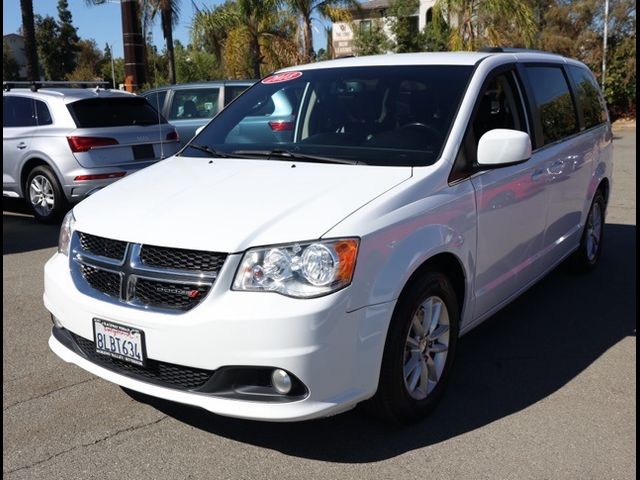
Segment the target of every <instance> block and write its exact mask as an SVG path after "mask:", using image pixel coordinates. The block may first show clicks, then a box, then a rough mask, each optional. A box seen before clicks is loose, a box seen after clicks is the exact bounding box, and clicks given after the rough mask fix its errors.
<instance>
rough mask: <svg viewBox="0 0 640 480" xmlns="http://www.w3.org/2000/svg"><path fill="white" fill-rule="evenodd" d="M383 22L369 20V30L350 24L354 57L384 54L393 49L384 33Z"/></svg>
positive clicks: (375, 19)
mask: <svg viewBox="0 0 640 480" xmlns="http://www.w3.org/2000/svg"><path fill="white" fill-rule="evenodd" d="M382 22H383V20H381V19H378V18H374V19H372V20H371V24H370V25H371V28H367V29H362V28H358V25H357V24H352V26H351V28H352V30H353V47H354V49H355V53H356V55H359V56H363V55H379V54H381V53H386V52H388V51H389V50H391V49H392V48H393V47H394V44H393V42H391V40H389V37H387V34H386V33H385V32H384V26H383V24H382Z"/></svg>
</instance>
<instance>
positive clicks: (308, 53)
mask: <svg viewBox="0 0 640 480" xmlns="http://www.w3.org/2000/svg"><path fill="white" fill-rule="evenodd" d="M302 21H303V24H304V60H305V63H309V62H311V60H312V59H313V32H312V30H311V16H309V15H304V16H303V18H302Z"/></svg>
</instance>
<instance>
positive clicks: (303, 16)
mask: <svg viewBox="0 0 640 480" xmlns="http://www.w3.org/2000/svg"><path fill="white" fill-rule="evenodd" d="M286 3H287V4H288V5H289V9H290V10H291V12H292V13H293V14H294V15H296V16H297V17H299V19H300V21H301V22H302V32H303V44H304V47H303V56H302V59H303V61H304V62H305V63H308V62H310V61H311V60H312V59H313V58H314V53H313V25H312V18H313V16H314V15H316V14H317V15H318V16H319V17H321V18H325V19H328V20H331V21H332V22H337V21H343V22H344V21H349V20H350V19H351V14H350V13H349V9H352V8H357V7H358V6H359V4H358V2H357V1H355V0H286Z"/></svg>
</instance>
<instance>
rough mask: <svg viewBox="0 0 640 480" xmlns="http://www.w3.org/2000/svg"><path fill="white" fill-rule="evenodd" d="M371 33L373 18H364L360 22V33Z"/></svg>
mask: <svg viewBox="0 0 640 480" xmlns="http://www.w3.org/2000/svg"><path fill="white" fill-rule="evenodd" d="M369 33H371V20H362V21H361V22H360V34H361V35H366V34H369Z"/></svg>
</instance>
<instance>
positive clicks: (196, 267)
mask: <svg viewBox="0 0 640 480" xmlns="http://www.w3.org/2000/svg"><path fill="white" fill-rule="evenodd" d="M226 258H227V256H226V254H224V253H217V252H203V251H200V250H184V249H179V248H166V247H156V246H153V245H143V246H142V248H141V251H140V260H141V261H142V263H143V264H145V265H147V266H150V267H157V268H171V269H174V270H193V271H199V272H217V271H218V270H220V269H221V268H222V264H223V263H224V261H225V260H226Z"/></svg>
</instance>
